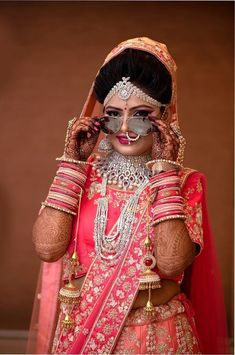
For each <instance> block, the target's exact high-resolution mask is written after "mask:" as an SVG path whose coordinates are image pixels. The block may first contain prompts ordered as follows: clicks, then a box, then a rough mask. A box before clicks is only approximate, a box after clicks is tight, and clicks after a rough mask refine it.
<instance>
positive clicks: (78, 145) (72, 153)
mask: <svg viewBox="0 0 235 355" xmlns="http://www.w3.org/2000/svg"><path fill="white" fill-rule="evenodd" d="M69 126H70V127H68V131H67V137H66V142H65V151H64V153H65V156H66V157H67V158H71V159H75V160H82V161H86V160H87V158H88V157H89V156H90V155H91V153H92V151H93V149H94V147H95V145H96V142H97V140H98V137H99V133H100V123H99V121H98V117H93V118H92V117H80V118H77V117H74V119H73V120H71V121H69Z"/></svg>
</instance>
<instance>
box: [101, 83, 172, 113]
mask: <svg viewBox="0 0 235 355" xmlns="http://www.w3.org/2000/svg"><path fill="white" fill-rule="evenodd" d="M129 79H130V77H128V78H125V77H123V78H122V80H120V81H118V82H117V83H116V84H115V85H114V86H113V88H112V89H111V90H110V91H109V93H108V95H107V96H106V98H105V99H104V105H106V104H107V102H108V101H109V100H110V99H111V97H113V96H114V95H116V94H118V96H119V97H120V99H122V100H128V99H129V97H130V96H131V95H135V96H137V97H139V98H140V99H141V100H143V101H145V102H147V103H149V104H151V105H154V106H158V107H165V106H167V105H166V104H162V103H161V102H159V101H157V100H155V99H153V98H152V97H150V96H149V95H147V94H145V93H144V92H143V91H142V90H140V89H139V88H137V86H135V85H134V84H132V83H131V82H130V81H129Z"/></svg>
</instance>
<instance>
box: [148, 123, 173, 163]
mask: <svg viewBox="0 0 235 355" xmlns="http://www.w3.org/2000/svg"><path fill="white" fill-rule="evenodd" d="M149 119H150V121H151V122H152V125H153V126H154V127H155V128H156V131H155V132H153V133H152V134H153V147H152V158H153V159H167V160H173V161H176V159H177V155H178V150H179V139H178V137H177V136H176V134H175V133H174V132H173V130H172V129H171V127H170V126H169V125H168V124H167V123H165V122H163V121H161V120H159V119H156V118H154V117H152V116H149Z"/></svg>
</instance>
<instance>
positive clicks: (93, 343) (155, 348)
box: [28, 38, 228, 354]
mask: <svg viewBox="0 0 235 355" xmlns="http://www.w3.org/2000/svg"><path fill="white" fill-rule="evenodd" d="M125 48H136V49H140V50H144V51H147V52H150V53H152V54H153V55H155V56H156V57H157V58H158V59H159V60H161V61H162V62H163V64H164V65H165V66H166V67H167V69H168V70H169V72H170V73H171V75H172V80H173V100H172V106H171V110H172V121H176V122H177V121H178V117H177V105H176V65H175V63H174V61H173V59H172V58H171V56H170V54H169V52H168V50H167V48H166V46H165V45H164V44H161V43H158V42H155V41H152V40H150V39H148V38H136V39H131V40H128V41H125V42H123V43H121V44H120V45H119V46H117V47H116V48H115V49H114V50H113V51H112V52H111V53H110V54H109V55H108V56H107V58H106V60H105V63H106V62H107V61H109V60H110V59H111V58H113V57H114V56H115V55H117V54H118V53H120V52H121V51H123V50H124V49H125ZM98 109H99V104H98V103H97V102H96V100H95V97H94V93H93V87H92V88H91V90H90V93H89V96H88V99H87V102H86V104H85V106H84V109H83V112H82V115H84V116H92V115H94V114H95V113H96V112H97V110H98ZM180 178H181V194H182V196H183V198H184V201H185V202H184V212H185V214H186V220H185V223H186V226H187V229H188V232H189V235H190V237H191V239H192V240H193V241H194V242H195V243H197V244H198V245H199V246H200V252H199V254H198V255H197V257H196V258H195V260H194V262H193V264H192V265H191V266H190V267H189V268H188V269H187V270H186V271H185V273H184V274H181V275H178V276H177V277H174V278H169V277H168V279H173V280H175V281H177V282H179V283H180V285H181V293H180V294H178V295H177V296H175V297H174V298H172V299H171V300H170V301H169V302H168V303H167V304H163V305H160V306H158V307H156V309H155V310H156V312H155V314H154V315H152V316H149V315H148V316H147V315H146V312H145V311H144V309H143V308H139V309H136V310H131V308H132V305H133V303H134V300H135V297H136V295H137V292H138V289H139V282H140V281H139V278H140V272H141V268H140V263H141V256H142V245H143V241H144V239H145V237H146V213H147V209H146V199H147V194H148V185H147V186H146V187H145V188H143V191H142V192H141V194H140V196H139V200H138V205H137V210H136V218H135V221H134V225H133V227H132V233H131V235H130V238H129V240H128V243H127V247H126V248H125V250H124V252H123V253H122V254H121V257H120V258H119V259H118V262H117V264H115V265H108V264H106V263H103V262H102V261H101V259H100V258H99V257H98V256H97V255H96V253H95V243H94V239H93V234H94V220H95V216H96V210H97V201H98V199H99V198H100V190H101V183H102V179H101V178H100V177H99V176H98V175H97V174H96V171H95V170H92V169H91V168H90V167H88V168H87V181H86V187H85V193H84V194H83V197H82V200H81V208H80V214H79V216H77V217H76V218H74V228H73V238H72V239H71V243H70V246H69V248H68V250H67V252H66V254H65V256H64V257H63V260H62V259H61V260H58V261H57V262H55V263H51V264H49V263H42V267H41V274H40V278H39V284H38V290H37V293H36V295H37V297H36V300H37V301H36V303H35V307H34V312H33V316H32V323H31V337H30V338H29V343H28V353H30V352H31V353H33V352H34V353H50V352H52V353H56V354H176V353H177V354H186V353H187V354H189V353H190V354H197V353H204V354H223V353H228V349H227V347H226V339H227V338H226V336H227V335H226V319H225V310H224V302H223V290H222V285H221V279H220V272H219V269H218V265H217V261H216V256H215V248H214V244H213V238H212V234H211V231H210V227H209V223H208V215H207V210H206V201H205V178H204V176H203V175H202V174H201V173H199V172H196V171H194V170H192V169H187V168H184V169H182V171H181V172H180ZM133 193H134V192H131V191H123V190H118V189H113V188H111V187H107V196H108V208H109V209H108V211H109V215H108V223H107V229H106V231H107V233H108V232H109V231H110V230H112V229H113V228H115V224H116V222H117V220H118V217H119V216H120V213H121V211H122V209H123V208H124V206H125V204H126V203H127V201H128V200H129V199H130V196H132V195H133ZM153 233H154V230H153V228H152V230H151V234H152V237H153ZM76 238H77V240H76V246H75V239H76ZM74 249H76V251H77V255H78V258H79V266H78V268H77V270H76V278H79V277H81V276H84V275H86V277H85V281H84V283H83V286H82V290H81V303H80V304H79V305H75V306H74V307H73V309H72V313H71V314H72V317H73V319H74V320H75V325H74V327H73V328H72V329H65V328H62V327H61V321H62V320H63V317H64V314H63V313H62V312H60V310H59V306H58V292H59V289H60V287H61V286H62V284H63V282H64V281H67V280H68V276H69V275H68V273H69V260H70V257H71V255H72V254H73V252H74ZM160 276H161V278H162V279H166V278H167V277H166V276H165V275H160Z"/></svg>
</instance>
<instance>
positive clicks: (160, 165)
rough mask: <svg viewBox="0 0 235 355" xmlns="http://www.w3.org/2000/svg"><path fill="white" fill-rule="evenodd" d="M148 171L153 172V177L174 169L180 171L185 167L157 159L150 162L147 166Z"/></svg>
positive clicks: (171, 161)
mask: <svg viewBox="0 0 235 355" xmlns="http://www.w3.org/2000/svg"><path fill="white" fill-rule="evenodd" d="M146 166H147V168H148V169H151V170H152V173H153V175H155V174H159V173H160V172H162V171H169V170H172V169H176V170H180V169H182V168H183V166H182V165H181V164H179V163H177V162H175V161H173V160H167V159H157V160H151V161H148V162H147V164H146Z"/></svg>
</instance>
